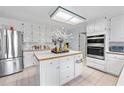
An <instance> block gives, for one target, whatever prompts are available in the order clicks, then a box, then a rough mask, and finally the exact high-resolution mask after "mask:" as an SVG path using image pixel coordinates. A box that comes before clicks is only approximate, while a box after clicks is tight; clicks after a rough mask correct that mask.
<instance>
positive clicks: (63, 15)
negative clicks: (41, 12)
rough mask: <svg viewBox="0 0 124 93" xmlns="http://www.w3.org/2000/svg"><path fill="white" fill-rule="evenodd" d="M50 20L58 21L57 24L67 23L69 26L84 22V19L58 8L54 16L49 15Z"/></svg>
mask: <svg viewBox="0 0 124 93" xmlns="http://www.w3.org/2000/svg"><path fill="white" fill-rule="evenodd" d="M51 19H53V20H56V21H59V22H64V23H68V24H71V25H76V24H79V23H82V22H84V19H83V18H81V17H79V16H77V15H76V14H74V13H71V12H69V11H68V10H65V9H63V8H61V7H59V8H58V9H57V10H56V11H55V12H54V14H52V15H51Z"/></svg>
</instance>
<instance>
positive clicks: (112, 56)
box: [107, 54, 124, 60]
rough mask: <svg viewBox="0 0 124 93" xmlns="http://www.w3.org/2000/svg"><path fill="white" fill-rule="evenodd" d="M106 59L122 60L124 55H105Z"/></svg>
mask: <svg viewBox="0 0 124 93" xmlns="http://www.w3.org/2000/svg"><path fill="white" fill-rule="evenodd" d="M107 58H112V59H113V58H114V59H121V60H124V55H116V54H107Z"/></svg>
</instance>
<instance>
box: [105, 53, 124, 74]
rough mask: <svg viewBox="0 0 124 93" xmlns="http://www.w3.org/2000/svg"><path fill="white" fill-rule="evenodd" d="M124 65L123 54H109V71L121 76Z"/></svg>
mask: <svg viewBox="0 0 124 93" xmlns="http://www.w3.org/2000/svg"><path fill="white" fill-rule="evenodd" d="M123 66H124V57H123V56H122V55H115V54H108V56H107V72H108V73H111V74H113V75H116V76H119V75H120V73H121V71H122V69H123Z"/></svg>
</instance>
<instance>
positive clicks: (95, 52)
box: [87, 46, 105, 60]
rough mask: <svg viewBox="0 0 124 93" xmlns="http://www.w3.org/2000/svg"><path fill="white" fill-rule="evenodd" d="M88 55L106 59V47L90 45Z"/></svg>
mask: <svg viewBox="0 0 124 93" xmlns="http://www.w3.org/2000/svg"><path fill="white" fill-rule="evenodd" d="M87 56H88V57H92V58H97V59H102V60H104V59H105V58H104V47H95V46H88V47H87Z"/></svg>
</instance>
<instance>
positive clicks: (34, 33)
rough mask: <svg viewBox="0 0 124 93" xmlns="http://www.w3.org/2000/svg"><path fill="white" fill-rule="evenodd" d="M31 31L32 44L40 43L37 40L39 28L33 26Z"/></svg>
mask: <svg viewBox="0 0 124 93" xmlns="http://www.w3.org/2000/svg"><path fill="white" fill-rule="evenodd" d="M32 31H33V42H40V39H39V37H40V26H39V25H35V24H33V27H32Z"/></svg>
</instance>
